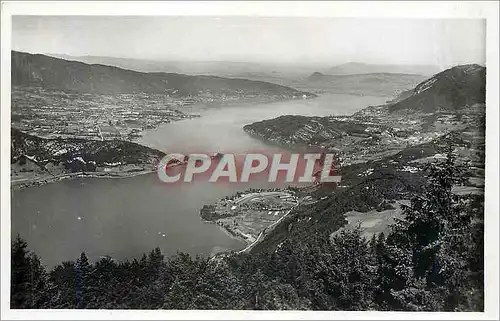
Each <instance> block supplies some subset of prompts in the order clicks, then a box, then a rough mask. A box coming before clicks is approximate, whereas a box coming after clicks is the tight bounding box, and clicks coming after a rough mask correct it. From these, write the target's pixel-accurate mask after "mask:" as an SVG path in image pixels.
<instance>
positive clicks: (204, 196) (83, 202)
mask: <svg viewBox="0 0 500 321" xmlns="http://www.w3.org/2000/svg"><path fill="white" fill-rule="evenodd" d="M386 100H387V98H382V97H373V96H351V95H333V94H330V95H324V96H320V97H318V98H315V99H310V100H293V101H285V102H276V103H266V104H244V105H243V104H238V105H236V106H226V107H220V108H211V109H208V110H203V111H202V112H201V116H202V117H200V118H194V119H189V120H183V121H179V122H176V123H172V124H164V125H162V126H160V127H158V128H156V129H154V130H150V131H148V132H146V133H145V134H144V136H143V137H142V138H141V139H140V140H139V141H138V142H139V143H142V144H144V145H147V146H150V147H153V148H157V149H160V150H162V151H164V152H170V153H171V152H181V153H194V152H226V153H227V152H233V153H244V152H245V151H268V150H271V149H273V150H279V148H276V147H270V146H268V145H266V144H264V143H262V142H261V141H259V140H257V139H254V138H252V137H249V136H248V135H247V134H246V133H245V132H244V131H243V130H242V127H243V126H244V125H245V124H249V123H252V122H255V121H260V120H263V119H270V118H274V117H277V116H280V115H290V114H295V115H306V116H327V115H331V114H334V115H348V114H352V113H354V112H356V111H358V110H360V109H362V108H364V107H366V106H369V105H376V104H381V103H384V102H385V101H386ZM249 187H262V188H265V187H274V185H269V183H267V182H263V181H260V182H259V181H257V182H255V181H254V182H251V183H247V184H233V185H230V184H213V183H207V182H202V181H197V182H193V183H191V184H175V185H166V184H162V183H160V182H159V180H158V178H157V176H156V174H148V175H141V176H136V177H131V178H123V179H116V178H79V179H73V180H65V181H60V182H56V183H51V184H47V185H44V186H37V187H30V188H27V189H23V190H19V191H13V192H12V196H11V208H12V211H11V213H12V216H11V217H12V233H13V235H15V233H19V234H21V236H22V237H23V238H25V239H26V240H27V242H28V245H29V248H30V249H31V250H33V251H35V252H36V253H37V254H38V255H39V256H40V257H41V258H42V261H43V262H44V263H45V264H46V265H47V266H49V267H51V266H54V265H55V264H58V263H60V262H61V261H64V260H75V259H76V258H77V257H78V256H79V254H80V252H82V251H85V252H86V254H87V255H88V256H89V258H90V260H96V259H98V258H99V257H101V256H104V255H110V256H112V257H113V258H115V259H124V258H128V259H132V258H139V257H140V256H141V255H142V253H144V252H148V251H150V250H151V249H153V248H154V247H157V246H158V247H160V249H161V250H162V252H163V253H165V254H166V255H170V254H175V253H176V251H183V252H188V253H190V254H194V255H196V254H200V255H211V254H214V253H216V252H219V251H222V250H227V249H234V250H238V249H241V248H244V247H245V243H243V242H242V241H240V240H237V239H235V238H234V237H231V236H230V235H228V234H227V233H226V232H224V231H223V230H222V229H220V228H219V227H218V226H217V225H214V224H209V223H203V222H202V221H201V220H200V216H199V210H200V208H201V207H202V206H203V205H205V204H210V203H212V202H214V201H215V200H217V199H219V198H221V197H223V196H226V195H232V194H234V193H235V192H236V191H238V190H245V189H247V188H249Z"/></svg>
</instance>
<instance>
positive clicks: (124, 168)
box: [11, 128, 165, 187]
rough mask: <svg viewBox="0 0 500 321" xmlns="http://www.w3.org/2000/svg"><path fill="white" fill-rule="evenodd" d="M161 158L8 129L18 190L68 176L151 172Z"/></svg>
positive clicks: (125, 146) (132, 147) (138, 148)
mask: <svg viewBox="0 0 500 321" xmlns="http://www.w3.org/2000/svg"><path fill="white" fill-rule="evenodd" d="M164 155H165V154H164V153H163V152H161V151H159V150H155V149H151V148H148V147H145V146H142V145H139V144H136V143H132V142H128V141H123V140H106V141H100V140H88V139H80V138H68V139H62V138H56V139H46V138H41V137H37V136H33V135H29V134H26V133H24V132H22V131H19V130H17V129H14V128H12V129H11V180H12V183H14V184H18V183H20V184H21V187H23V186H30V185H31V184H43V183H46V182H50V181H52V180H54V179H57V178H61V177H64V176H65V175H68V174H71V173H81V172H83V173H85V172H86V173H92V174H96V175H115V176H122V175H129V174H133V173H137V172H143V171H151V170H154V169H155V166H156V164H157V163H158V161H159V159H160V158H161V157H163V156H164ZM23 184H24V185H23Z"/></svg>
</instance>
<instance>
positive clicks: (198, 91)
mask: <svg viewBox="0 0 500 321" xmlns="http://www.w3.org/2000/svg"><path fill="white" fill-rule="evenodd" d="M11 61H12V84H13V85H18V86H41V87H45V88H55V89H65V90H75V91H79V92H86V93H101V94H118V93H157V94H158V93H162V94H169V95H170V96H173V97H185V96H194V97H197V96H207V97H213V98H214V99H221V98H222V97H225V96H237V97H240V98H252V97H262V96H264V97H271V98H274V99H286V98H293V96H296V97H298V96H302V95H304V94H306V95H308V96H313V95H310V94H308V93H303V92H299V91H297V90H295V89H292V88H289V87H285V86H280V85H276V84H271V83H267V82H262V81H251V80H246V79H229V78H221V77H215V76H188V75H182V74H175V73H161V72H156V73H142V72H137V71H131V70H126V69H121V68H117V67H111V66H105V65H89V64H86V63H82V62H76V61H66V60H63V59H58V58H54V57H49V56H45V55H40V54H37V55H33V54H28V53H23V52H16V51H13V52H12V58H11Z"/></svg>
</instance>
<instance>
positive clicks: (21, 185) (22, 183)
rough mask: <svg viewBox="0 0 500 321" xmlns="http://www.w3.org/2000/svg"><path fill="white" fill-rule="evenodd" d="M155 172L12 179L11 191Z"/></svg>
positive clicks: (77, 174) (98, 173)
mask: <svg viewBox="0 0 500 321" xmlns="http://www.w3.org/2000/svg"><path fill="white" fill-rule="evenodd" d="M155 172H156V171H155V170H143V171H135V172H115V173H106V172H76V173H68V174H61V175H57V176H46V177H39V178H27V179H23V180H19V181H13V180H12V177H11V180H10V189H11V190H22V189H25V188H30V187H36V186H43V185H46V184H51V183H55V182H59V181H63V180H69V179H75V178H131V177H135V176H140V175H146V174H152V173H155Z"/></svg>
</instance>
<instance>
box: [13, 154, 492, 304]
mask: <svg viewBox="0 0 500 321" xmlns="http://www.w3.org/2000/svg"><path fill="white" fill-rule="evenodd" d="M464 166H465V165H464V164H458V163H457V162H456V159H455V157H454V156H453V154H452V153H451V152H450V153H449V154H448V158H447V159H446V160H443V161H439V162H435V163H432V164H429V166H428V168H427V169H426V170H427V176H426V177H427V182H426V185H425V188H424V189H422V192H419V193H416V194H415V195H414V196H413V198H412V199H411V202H410V205H408V206H405V207H404V216H403V219H401V220H397V222H396V224H394V225H393V227H392V230H391V232H390V233H389V234H388V235H384V234H379V235H377V236H374V237H373V238H372V239H370V240H367V239H365V238H364V237H362V233H361V230H360V229H359V228H358V229H355V230H345V231H342V232H341V233H339V234H336V236H333V237H331V236H330V233H328V232H325V233H324V234H322V233H320V232H318V233H317V234H316V235H314V236H311V237H310V238H308V239H307V240H304V239H294V238H293V237H292V238H289V239H287V240H286V241H284V242H283V243H281V244H280V245H279V246H278V248H277V250H276V251H274V252H272V253H265V252H262V253H253V254H238V255H235V254H234V255H229V256H225V257H216V258H214V259H209V258H203V257H191V256H189V255H188V254H184V253H178V254H177V255H175V256H173V257H170V258H165V257H164V256H163V255H162V253H161V252H160V250H159V248H157V249H154V250H152V251H151V252H150V253H149V254H147V255H143V257H142V258H141V259H139V260H133V261H123V262H116V261H115V260H113V259H112V258H109V257H107V258H102V259H101V260H99V261H97V262H89V260H88V259H87V257H86V255H85V253H82V254H81V255H80V257H79V258H78V259H77V260H76V262H62V263H61V264H60V265H58V266H56V267H55V268H54V269H52V270H51V271H47V270H46V269H45V267H44V266H43V264H42V263H41V260H40V258H39V257H38V256H37V255H36V254H35V253H32V252H30V251H29V250H28V244H27V243H26V242H25V241H24V240H22V238H21V237H19V236H18V237H17V238H15V240H14V242H13V244H12V270H11V282H12V284H11V307H12V308H57V309H59V308H64V309H67V308H78V309H84V308H86V309H259V310H261V309H270V310H274V309H279V310H281V309H293V310H302V309H311V310H399V311H482V310H483V300H484V292H483V291H484V284H483V277H484V265H483V264H484V257H483V248H484V245H483V230H484V225H483V224H484V219H483V210H484V202H483V197H482V196H472V195H469V196H458V195H455V194H453V193H452V192H451V189H452V186H453V185H455V184H457V183H459V182H460V181H461V180H463V179H464V173H465V167H464Z"/></svg>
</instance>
